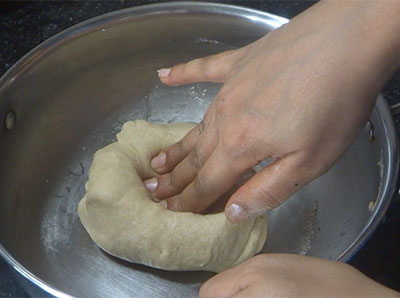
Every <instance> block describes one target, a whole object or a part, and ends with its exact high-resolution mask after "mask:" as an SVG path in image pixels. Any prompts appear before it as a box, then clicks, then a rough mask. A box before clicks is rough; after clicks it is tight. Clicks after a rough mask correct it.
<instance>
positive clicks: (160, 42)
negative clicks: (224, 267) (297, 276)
mask: <svg viewBox="0 0 400 298" xmlns="http://www.w3.org/2000/svg"><path fill="white" fill-rule="evenodd" d="M286 22H287V20H286V19H283V18H280V17H277V16H273V15H270V14H267V13H263V12H259V11H255V10H251V9H246V8H241V7H234V6H227V5H218V4H205V3H189V2H179V3H163V4H157V5H149V6H142V7H138V8H133V9H127V10H122V11H117V12H114V13H111V14H107V15H104V16H100V17H97V18H94V19H91V20H89V21H87V22H84V23H82V24H79V25H77V26H74V27H72V28H70V29H68V30H66V31H64V32H63V33H61V34H58V35H57V36H55V37H53V38H51V39H50V40H48V41H46V42H44V43H43V44H41V45H40V46H38V47H37V48H36V49H34V50H33V51H31V52H30V53H29V54H27V55H26V56H25V57H24V58H23V59H21V60H20V61H19V62H18V63H17V64H16V65H15V66H14V67H13V68H12V69H11V70H10V71H9V72H8V73H7V74H6V75H5V76H4V77H3V78H2V79H1V81H0V117H1V118H0V119H2V121H3V120H4V127H1V128H0V164H1V172H0V242H1V246H0V253H1V254H2V256H3V257H5V259H6V260H7V261H8V262H9V263H10V264H11V265H12V266H14V268H15V269H16V270H17V271H18V272H20V273H21V274H22V275H23V276H25V277H27V278H28V279H29V280H30V281H31V282H33V283H35V284H37V285H39V286H40V287H41V288H43V289H44V290H46V291H47V292H49V293H51V294H53V295H55V296H63V295H65V294H69V295H74V296H79V297H87V296H91V297H94V296H95V297H102V296H104V297H124V296H146V297H150V296H156V297H158V296H159V297H164V296H174V297H177V296H185V297H186V296H195V295H196V293H197V290H198V288H199V286H200V284H201V283H202V282H203V281H204V280H206V279H207V278H209V277H210V276H211V274H209V273H204V272H189V273H187V272H184V273H182V272H167V271H162V270H156V269H152V268H148V267H144V266H140V265H134V264H129V263H126V262H123V261H120V260H117V259H115V258H113V257H110V256H109V255H107V254H106V253H103V252H102V251H101V250H100V249H99V248H98V247H97V246H96V245H95V244H94V243H93V242H92V241H91V240H90V238H89V236H88V234H87V233H86V232H85V230H84V229H83V227H82V225H81V223H80V221H79V218H78V215H77V212H76V207H77V203H78V201H79V199H80V198H81V197H82V195H83V193H84V183H85V181H86V179H87V172H88V168H89V166H90V163H91V159H92V155H93V153H94V152H95V151H96V150H97V149H98V148H100V147H102V146H104V145H106V144H108V143H110V142H112V141H113V140H114V139H115V134H116V133H117V132H118V131H119V129H120V128H121V124H122V123H123V122H124V121H126V120H132V119H138V118H141V119H146V120H149V121H156V122H171V121H199V120H200V119H201V118H202V115H203V114H204V112H205V110H206V108H207V106H208V104H209V103H210V101H211V100H212V99H213V97H214V96H215V95H216V93H217V92H218V90H219V88H220V85H218V84H197V85H187V86H183V87H177V88H172V87H166V86H163V85H162V84H160V82H159V80H158V78H157V75H156V70H157V69H158V68H160V67H165V66H170V65H173V64H175V63H178V62H182V61H186V60H189V59H192V58H195V57H200V56H205V55H209V54H212V53H217V52H221V51H224V50H227V49H233V48H237V47H240V46H243V45H245V44H248V43H250V42H251V41H254V40H256V39H258V38H259V37H261V36H263V35H264V34H266V33H267V32H269V31H270V30H273V29H274V28H277V27H279V26H281V25H282V24H284V23H286ZM338 121H340V119H338ZM371 123H372V124H373V127H372V126H371V125H370V126H368V127H366V128H365V129H364V130H363V131H362V132H361V133H360V135H359V136H358V138H357V139H356V141H355V142H354V144H353V146H352V147H351V149H350V150H349V151H348V152H347V154H346V155H345V156H344V157H343V158H342V159H341V160H340V161H339V162H338V163H337V165H336V166H335V167H334V168H333V169H332V170H331V171H329V172H328V173H327V174H326V175H324V176H323V177H321V178H320V179H318V180H316V181H315V182H313V183H311V184H310V185H308V186H307V187H305V188H304V189H303V190H302V191H300V192H299V193H297V194H296V195H295V196H294V197H293V198H291V199H290V200H289V201H288V202H287V203H286V204H284V205H283V206H282V207H279V208H277V209H276V210H273V211H271V212H270V216H269V219H270V220H269V221H270V224H269V236H268V239H267V243H266V245H265V248H264V250H263V251H264V252H290V253H298V254H305V255H312V256H318V257H323V258H329V259H337V260H346V259H348V258H349V257H350V256H351V255H352V254H354V253H355V252H356V251H357V249H358V248H359V247H360V246H361V245H362V244H363V243H364V242H365V240H366V239H367V238H368V237H369V235H371V233H372V231H373V229H374V228H375V227H376V225H377V224H378V222H379V221H380V220H381V218H382V216H383V214H384V212H385V210H386V208H387V206H388V203H389V201H390V198H391V195H392V193H393V190H394V186H395V182H396V176H397V163H398V162H397V160H398V155H397V144H396V137H395V132H394V128H393V122H392V119H391V115H390V113H389V110H388V107H387V105H386V104H385V102H384V100H383V99H382V98H378V101H377V105H376V107H375V109H374V111H373V113H372V115H371ZM372 132H374V134H375V137H374V138H373V137H372V135H371V134H372ZM373 139H374V140H373ZM227 253H229V252H227Z"/></svg>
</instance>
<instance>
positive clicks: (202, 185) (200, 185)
mask: <svg viewBox="0 0 400 298" xmlns="http://www.w3.org/2000/svg"><path fill="white" fill-rule="evenodd" d="M193 183H194V187H195V190H196V192H197V193H198V194H199V196H206V195H208V187H207V185H206V182H205V181H204V178H203V177H202V176H201V175H197V177H196V179H195V180H194V182H193Z"/></svg>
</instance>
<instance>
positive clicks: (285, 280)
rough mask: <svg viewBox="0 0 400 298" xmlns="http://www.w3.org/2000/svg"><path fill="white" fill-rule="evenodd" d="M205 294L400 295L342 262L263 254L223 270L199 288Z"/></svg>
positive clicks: (225, 295) (284, 295) (219, 295)
mask: <svg viewBox="0 0 400 298" xmlns="http://www.w3.org/2000/svg"><path fill="white" fill-rule="evenodd" d="M199 297H200V298H205V297H212V298H215V297H219V298H223V297H246V298H249V297H400V295H399V293H396V292H395V291H393V290H390V289H389V288H386V287H385V286H382V285H380V284H378V283H376V282H375V281H373V280H372V279H370V278H368V277H366V276H365V275H363V274H362V273H361V272H359V271H358V270H356V269H354V268H353V267H351V266H349V265H347V264H345V263H342V262H334V261H328V260H323V259H317V258H312V257H305V256H298V255H290V254H264V255H258V256H256V257H253V258H251V259H249V260H247V261H245V262H243V263H241V264H240V265H237V266H236V267H233V268H231V269H229V270H227V271H224V272H222V273H220V274H218V275H216V276H214V277H213V278H211V279H210V280H208V281H207V282H205V283H204V284H203V285H202V287H201V288H200V293H199Z"/></svg>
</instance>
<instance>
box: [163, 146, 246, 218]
mask: <svg viewBox="0 0 400 298" xmlns="http://www.w3.org/2000/svg"><path fill="white" fill-rule="evenodd" d="M245 170H246V165H245V164H241V162H239V161H231V160H229V159H228V158H227V157H226V156H223V155H221V154H219V151H218V150H215V151H214V152H213V153H212V154H211V156H210V157H209V158H208V160H207V161H206V163H205V164H204V166H203V167H202V168H201V170H200V171H199V172H198V174H197V176H196V177H195V179H194V180H193V181H192V182H191V183H190V184H189V185H188V186H187V187H186V188H185V189H184V190H183V191H182V193H180V194H179V195H176V196H174V197H171V198H169V199H167V200H166V201H167V206H168V209H170V210H174V211H191V212H195V213H199V212H202V211H204V210H206V209H207V208H208V207H209V206H211V205H212V204H213V203H215V202H216V201H217V200H218V198H219V197H220V196H222V195H223V194H224V193H225V192H227V191H228V190H229V189H230V188H231V187H232V186H233V185H234V183H235V182H236V181H237V179H238V178H239V177H240V175H241V174H242V173H243V172H244V171H245Z"/></svg>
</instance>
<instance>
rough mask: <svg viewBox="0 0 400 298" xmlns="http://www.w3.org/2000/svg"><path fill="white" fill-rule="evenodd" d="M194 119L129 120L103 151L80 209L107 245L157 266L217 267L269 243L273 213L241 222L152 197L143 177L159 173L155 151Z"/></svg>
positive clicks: (89, 228) (125, 256)
mask: <svg viewBox="0 0 400 298" xmlns="http://www.w3.org/2000/svg"><path fill="white" fill-rule="evenodd" d="M193 126H194V124H192V123H172V124H165V125H163V124H152V123H148V122H146V121H143V120H136V121H129V122H126V123H125V124H124V125H123V128H122V130H121V132H120V133H119V134H118V135H117V139H118V141H117V142H115V143H113V144H111V145H108V146H106V147H104V148H102V149H100V150H99V151H97V152H96V153H95V155H94V159H93V163H92V166H91V168H90V172H89V181H88V183H87V185H86V186H87V187H86V188H87V189H86V190H87V193H86V195H85V196H84V197H83V199H82V200H81V201H80V203H79V207H78V211H79V216H80V219H81V222H82V224H83V226H84V227H85V228H86V230H87V232H88V233H89V235H90V237H91V238H92V239H93V241H94V242H95V243H96V244H97V245H98V246H99V247H101V248H102V249H103V250H105V251H106V252H108V253H109V254H111V255H113V256H116V257H119V258H121V259H124V260H126V261H129V262H133V263H140V264H144V265H148V266H151V267H155V268H161V269H165V270H205V271H213V272H220V271H223V270H225V269H228V268H230V267H232V266H235V265H236V264H239V263H241V262H243V261H244V260H246V259H248V258H250V257H252V256H253V255H254V254H256V253H257V252H259V251H260V250H261V249H262V247H263V245H264V242H265V239H266V236H267V219H266V216H265V215H263V216H260V217H258V218H256V219H251V220H247V221H245V222H241V223H237V224H233V223H231V222H229V221H228V220H227V219H226V217H225V214H224V213H223V212H219V213H216V214H207V215H200V214H194V213H191V212H174V211H170V210H167V209H164V208H163V207H162V206H161V205H159V204H158V203H155V202H153V201H152V200H151V198H150V193H149V192H148V191H147V189H146V188H145V186H144V184H143V182H142V181H143V180H144V179H147V178H150V177H153V176H155V175H156V173H155V172H154V171H153V170H152V169H151V166H150V160H151V157H152V156H154V155H155V154H157V153H158V152H159V151H160V149H162V148H164V147H166V146H168V145H170V144H173V143H175V142H177V141H179V140H180V139H181V138H182V137H183V136H184V135H185V134H186V133H187V132H188V131H189V130H190V129H191V128H192V127H193Z"/></svg>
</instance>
